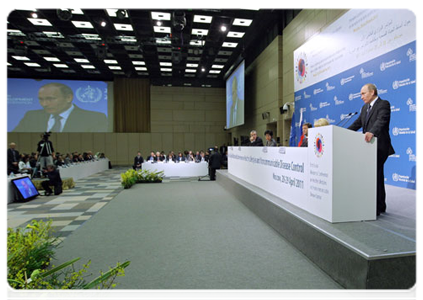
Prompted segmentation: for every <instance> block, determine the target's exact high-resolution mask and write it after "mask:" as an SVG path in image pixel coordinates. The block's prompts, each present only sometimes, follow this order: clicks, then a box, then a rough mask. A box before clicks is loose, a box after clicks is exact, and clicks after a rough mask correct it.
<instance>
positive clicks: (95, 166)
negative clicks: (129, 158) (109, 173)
mask: <svg viewBox="0 0 423 300" xmlns="http://www.w3.org/2000/svg"><path fill="white" fill-rule="evenodd" d="M107 169H109V159H108V158H102V159H99V160H95V161H88V162H81V163H78V164H75V165H71V166H69V167H66V168H62V167H61V168H59V171H60V177H62V178H65V177H72V178H73V180H78V179H81V178H84V177H87V176H90V175H93V174H95V173H98V172H101V171H105V170H107Z"/></svg>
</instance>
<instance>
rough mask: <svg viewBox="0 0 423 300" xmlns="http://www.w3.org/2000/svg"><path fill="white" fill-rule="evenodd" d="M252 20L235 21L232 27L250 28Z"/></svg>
mask: <svg viewBox="0 0 423 300" xmlns="http://www.w3.org/2000/svg"><path fill="white" fill-rule="evenodd" d="M252 22H253V20H250V19H235V20H234V22H233V23H232V25H236V26H250V25H251V23H252Z"/></svg>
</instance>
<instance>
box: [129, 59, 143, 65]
mask: <svg viewBox="0 0 423 300" xmlns="http://www.w3.org/2000/svg"><path fill="white" fill-rule="evenodd" d="M132 64H134V65H142V66H145V62H143V61H136V60H134V61H133V62H132Z"/></svg>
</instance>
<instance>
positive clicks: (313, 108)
mask: <svg viewBox="0 0 423 300" xmlns="http://www.w3.org/2000/svg"><path fill="white" fill-rule="evenodd" d="M316 110H317V107H313V104H312V103H310V111H316Z"/></svg>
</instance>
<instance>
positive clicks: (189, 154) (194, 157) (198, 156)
mask: <svg viewBox="0 0 423 300" xmlns="http://www.w3.org/2000/svg"><path fill="white" fill-rule="evenodd" d="M210 156H211V155H210V152H209V151H208V150H207V151H203V150H201V151H197V152H196V153H195V154H194V152H193V151H184V152H178V154H175V153H174V152H173V151H170V152H169V153H168V154H167V155H166V154H165V152H164V151H162V152H159V151H157V152H154V151H151V153H150V155H149V156H148V157H147V159H145V160H144V158H143V157H142V155H141V152H140V151H138V153H137V156H135V158H134V164H133V166H132V167H133V168H134V169H141V165H142V164H143V163H144V162H149V163H160V162H162V163H182V162H184V163H187V162H195V163H201V162H205V163H208V162H209V159H210ZM221 157H222V166H223V167H227V162H228V156H227V151H226V153H224V154H223V155H221Z"/></svg>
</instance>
